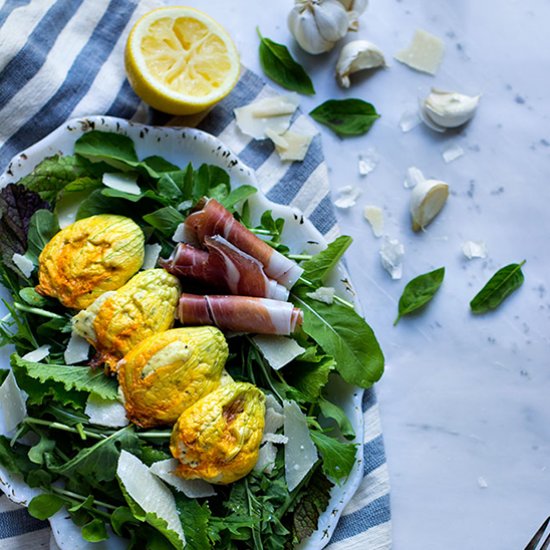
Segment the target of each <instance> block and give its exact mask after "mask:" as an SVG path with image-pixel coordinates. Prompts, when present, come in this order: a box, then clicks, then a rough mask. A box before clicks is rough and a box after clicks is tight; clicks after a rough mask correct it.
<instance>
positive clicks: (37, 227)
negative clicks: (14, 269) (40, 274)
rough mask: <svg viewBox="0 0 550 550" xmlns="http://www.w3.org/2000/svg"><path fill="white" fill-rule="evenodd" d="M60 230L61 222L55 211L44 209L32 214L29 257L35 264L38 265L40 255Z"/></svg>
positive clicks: (28, 248) (28, 247)
mask: <svg viewBox="0 0 550 550" xmlns="http://www.w3.org/2000/svg"><path fill="white" fill-rule="evenodd" d="M58 231H59V223H58V221H57V216H56V215H55V214H54V213H53V212H50V211H49V210H43V209H42V210H37V211H36V212H35V213H34V214H33V215H32V218H31V220H30V224H29V233H28V245H27V257H28V258H29V259H30V260H32V262H33V263H34V264H35V265H38V257H39V256H40V253H41V252H42V250H43V249H44V247H45V246H46V244H47V243H48V242H49V241H50V240H51V239H52V237H53V236H54V235H55V234H56V233H57V232H58Z"/></svg>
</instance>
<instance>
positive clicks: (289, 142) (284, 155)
mask: <svg viewBox="0 0 550 550" xmlns="http://www.w3.org/2000/svg"><path fill="white" fill-rule="evenodd" d="M266 133H267V131H266ZM271 133H272V132H271ZM269 137H271V136H269ZM279 137H280V138H282V139H281V140H280V142H279V143H277V142H276V141H275V140H273V143H275V150H276V151H277V153H279V157H280V158H281V160H291V161H302V160H304V159H305V158H306V155H307V151H308V149H309V146H310V144H311V141H312V139H313V136H312V135H307V134H299V133H298V132H293V131H292V130H288V131H287V132H285V133H284V134H282V135H281V136H279ZM272 139H273V138H272ZM283 142H284V144H283Z"/></svg>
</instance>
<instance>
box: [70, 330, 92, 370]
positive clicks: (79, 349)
mask: <svg viewBox="0 0 550 550" xmlns="http://www.w3.org/2000/svg"><path fill="white" fill-rule="evenodd" d="M89 351H90V344H88V342H87V341H86V340H85V339H84V338H82V336H79V335H78V334H77V333H76V332H73V333H72V334H71V337H70V339H69V343H68V344H67V349H66V350H65V353H64V354H63V357H64V358H65V363H66V364H67V365H74V364H76V363H81V362H82V361H87V360H88V353H89Z"/></svg>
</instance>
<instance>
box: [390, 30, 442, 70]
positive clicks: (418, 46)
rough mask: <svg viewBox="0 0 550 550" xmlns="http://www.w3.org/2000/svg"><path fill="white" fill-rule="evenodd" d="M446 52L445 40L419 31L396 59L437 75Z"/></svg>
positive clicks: (398, 53)
mask: <svg viewBox="0 0 550 550" xmlns="http://www.w3.org/2000/svg"><path fill="white" fill-rule="evenodd" d="M444 52H445V45H444V44H443V40H441V38H438V37H437V36H434V35H433V34H430V33H429V32H426V31H423V30H421V29H417V30H416V32H415V33H414V36H413V39H412V42H411V44H410V45H409V46H408V47H407V48H405V49H404V50H401V51H399V52H397V53H396V54H395V56H394V57H395V59H397V61H400V62H401V63H404V64H405V65H407V66H409V67H411V68H412V69H415V70H417V71H421V72H423V73H428V74H431V75H435V73H436V72H437V69H438V68H439V65H440V64H441V61H442V60H443V54H444Z"/></svg>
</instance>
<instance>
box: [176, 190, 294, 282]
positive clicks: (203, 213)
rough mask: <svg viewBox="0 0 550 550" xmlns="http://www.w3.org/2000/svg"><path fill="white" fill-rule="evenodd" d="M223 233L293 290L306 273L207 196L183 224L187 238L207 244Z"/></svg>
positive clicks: (268, 272)
mask: <svg viewBox="0 0 550 550" xmlns="http://www.w3.org/2000/svg"><path fill="white" fill-rule="evenodd" d="M214 235H221V236H222V237H224V238H225V239H226V240H227V241H229V242H230V243H231V244H233V245H235V246H236V247H237V248H239V249H240V250H242V251H243V252H245V253H246V254H248V255H250V256H252V257H253V258H256V259H257V260H258V261H259V262H260V263H261V264H262V266H263V268H264V271H265V273H266V275H267V276H268V277H271V278H272V279H275V280H276V281H278V282H279V283H281V284H282V285H283V286H285V287H286V288H288V289H290V288H292V286H293V285H294V283H295V282H296V281H297V280H298V278H299V277H300V275H301V274H302V272H303V269H301V268H300V267H299V266H298V265H297V264H296V262H294V261H292V260H290V259H288V258H287V257H286V256H283V254H281V253H280V252H277V251H276V250H274V249H273V248H271V247H270V246H269V245H268V244H267V243H266V242H264V241H262V240H261V239H260V238H258V237H257V236H256V235H254V233H252V232H251V231H249V230H248V229H247V228H246V227H245V226H244V225H243V224H241V223H240V222H238V221H237V220H236V219H235V218H234V217H233V215H232V214H231V212H229V210H227V209H226V208H225V207H224V206H223V205H221V204H220V203H219V202H218V201H217V200H216V199H204V200H203V202H202V204H201V210H198V211H197V212H193V214H191V215H190V216H188V217H187V219H186V220H185V224H184V241H185V242H187V243H190V244H196V245H200V246H202V245H204V244H205V239H206V237H212V236H214Z"/></svg>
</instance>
